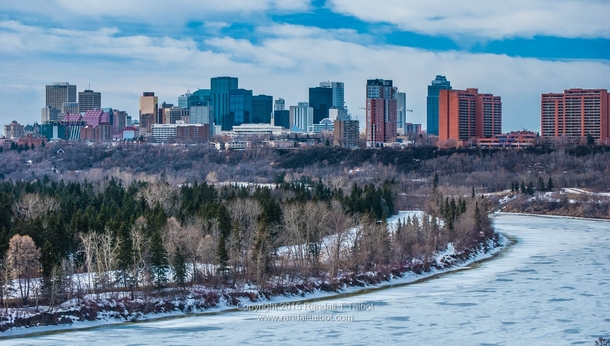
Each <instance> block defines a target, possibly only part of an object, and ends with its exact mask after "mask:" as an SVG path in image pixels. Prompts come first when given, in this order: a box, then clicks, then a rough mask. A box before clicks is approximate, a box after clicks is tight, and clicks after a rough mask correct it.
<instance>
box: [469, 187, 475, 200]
mask: <svg viewBox="0 0 610 346" xmlns="http://www.w3.org/2000/svg"><path fill="white" fill-rule="evenodd" d="M470 197H472V198H475V194H474V186H473V187H472V195H471V196H470Z"/></svg>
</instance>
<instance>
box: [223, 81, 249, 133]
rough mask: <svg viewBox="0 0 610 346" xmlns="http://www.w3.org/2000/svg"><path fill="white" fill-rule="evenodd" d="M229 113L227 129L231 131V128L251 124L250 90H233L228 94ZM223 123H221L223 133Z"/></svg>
mask: <svg viewBox="0 0 610 346" xmlns="http://www.w3.org/2000/svg"><path fill="white" fill-rule="evenodd" d="M229 112H230V115H231V117H230V124H228V129H229V130H232V129H233V126H239V125H241V124H251V123H252V90H246V89H235V90H231V92H230V93H229ZM225 125H226V124H225V123H224V122H223V124H222V126H223V131H226V130H225V129H224V127H225Z"/></svg>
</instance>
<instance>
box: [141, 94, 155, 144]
mask: <svg viewBox="0 0 610 346" xmlns="http://www.w3.org/2000/svg"><path fill="white" fill-rule="evenodd" d="M158 108H159V98H158V97H157V96H155V93H154V92H144V93H143V94H142V97H140V133H141V134H150V133H151V132H150V131H151V129H152V124H154V123H155V121H156V120H157V109H158Z"/></svg>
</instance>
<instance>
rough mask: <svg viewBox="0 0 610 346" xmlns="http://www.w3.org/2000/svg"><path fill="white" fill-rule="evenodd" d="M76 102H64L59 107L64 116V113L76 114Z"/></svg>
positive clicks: (77, 106)
mask: <svg viewBox="0 0 610 346" xmlns="http://www.w3.org/2000/svg"><path fill="white" fill-rule="evenodd" d="M78 108H79V105H78V102H64V103H63V104H62V105H61V112H62V113H63V114H64V115H65V114H66V113H70V114H78Z"/></svg>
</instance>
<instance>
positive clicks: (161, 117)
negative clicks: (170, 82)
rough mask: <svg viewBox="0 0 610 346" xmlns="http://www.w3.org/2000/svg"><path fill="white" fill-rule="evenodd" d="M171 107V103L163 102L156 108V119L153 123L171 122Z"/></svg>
mask: <svg viewBox="0 0 610 346" xmlns="http://www.w3.org/2000/svg"><path fill="white" fill-rule="evenodd" d="M173 107H174V105H173V104H171V103H166V102H163V103H162V104H161V106H160V107H159V109H158V110H157V119H156V120H155V124H171V122H170V111H171V109H172V108H173Z"/></svg>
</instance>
